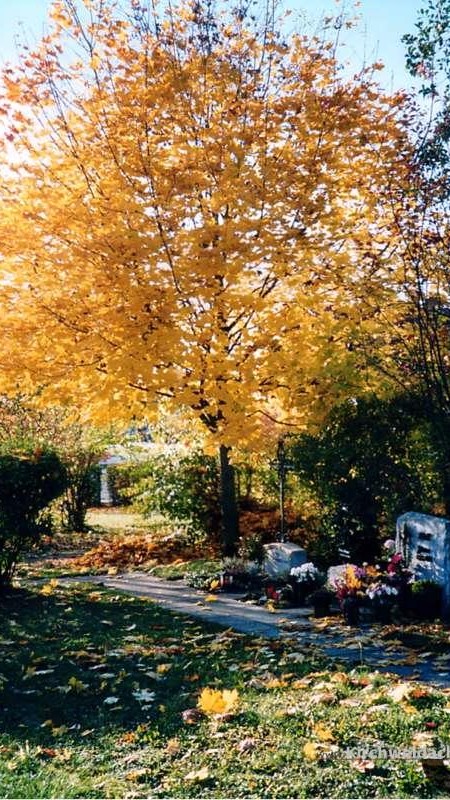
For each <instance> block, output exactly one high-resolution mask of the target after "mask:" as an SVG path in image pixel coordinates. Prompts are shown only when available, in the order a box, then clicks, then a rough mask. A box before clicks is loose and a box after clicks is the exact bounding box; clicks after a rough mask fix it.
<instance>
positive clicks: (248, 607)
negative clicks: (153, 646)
mask: <svg viewBox="0 0 450 800" xmlns="http://www.w3.org/2000/svg"><path fill="white" fill-rule="evenodd" d="M80 581H82V582H87V583H96V584H100V585H102V586H105V587H106V588H108V589H118V590H120V591H123V592H127V593H130V594H132V595H135V596H138V597H149V598H151V599H152V600H154V602H155V603H158V605H161V606H163V607H165V608H167V609H169V610H171V611H175V612H178V613H181V614H187V615H189V616H194V617H199V618H200V619H203V620H206V621H208V622H214V623H217V624H219V625H224V626H225V627H227V628H233V629H234V630H237V631H241V632H242V633H245V634H249V635H253V636H261V637H265V638H272V639H273V638H279V637H281V636H284V637H291V638H294V639H298V642H299V645H300V646H301V647H303V648H305V650H307V649H308V648H311V647H312V648H317V649H319V650H320V651H321V652H322V653H324V654H325V655H327V656H330V657H332V658H336V659H339V660H344V661H346V662H349V663H351V664H353V665H361V666H367V667H368V668H370V669H378V670H379V671H380V672H392V673H396V674H398V675H401V676H402V677H405V678H415V679H417V680H422V681H427V682H429V683H434V684H436V685H440V686H450V645H449V652H448V654H447V653H444V654H442V653H441V654H439V653H438V654H433V653H424V654H422V653H421V652H417V651H416V650H412V649H411V648H408V647H406V646H402V645H401V644H399V643H398V642H392V643H391V642H390V641H389V640H381V638H379V636H378V634H379V632H380V628H379V626H375V625H362V626H359V627H358V628H350V627H348V626H346V625H343V624H342V623H341V622H340V621H339V619H336V621H335V622H334V620H331V621H330V622H329V623H327V624H326V627H321V626H320V620H313V618H312V609H308V608H283V609H277V610H275V611H270V610H269V609H268V608H266V607H264V606H258V605H254V604H253V603H246V602H240V601H239V598H241V597H242V595H233V594H228V593H227V594H218V595H213V596H214V597H215V598H216V599H215V600H211V601H208V600H207V597H208V595H206V594H205V592H201V591H199V590H196V589H193V588H191V587H189V586H187V585H186V584H185V583H184V582H183V581H167V580H163V579H161V578H156V577H154V576H152V575H149V574H148V573H145V572H127V573H122V574H119V575H114V576H110V575H83V576H77V577H73V578H69V577H67V578H61V579H60V582H61V583H66V582H67V583H74V582H80Z"/></svg>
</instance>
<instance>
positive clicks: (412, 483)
mask: <svg viewBox="0 0 450 800" xmlns="http://www.w3.org/2000/svg"><path fill="white" fill-rule="evenodd" d="M290 459H291V460H293V461H294V463H295V470H296V472H297V475H298V476H299V480H300V482H301V483H302V484H303V486H304V487H305V488H306V489H307V490H309V492H310V494H311V498H312V499H313V501H314V503H315V504H316V507H317V508H318V509H319V512H318V517H319V519H318V527H319V530H320V531H321V536H320V538H319V540H318V551H317V552H312V551H311V552H310V555H311V556H313V557H314V558H315V559H317V561H318V562H320V563H322V562H323V561H325V562H326V561H328V563H329V562H330V561H333V560H335V559H336V558H338V550H339V547H344V548H346V549H349V551H350V557H351V558H352V559H353V560H356V561H367V560H372V559H373V558H377V557H378V556H379V554H380V544H381V542H382V540H383V539H385V538H386V536H388V537H390V536H392V533H393V531H394V530H395V521H396V518H397V516H399V515H400V514H402V513H404V512H405V511H409V510H410V509H411V508H420V509H421V510H423V511H424V512H432V511H433V510H434V509H435V507H436V505H437V504H438V503H439V502H441V501H442V497H443V481H442V475H441V473H440V470H439V463H438V459H437V453H436V449H435V447H434V445H433V438H432V432H431V430H430V426H429V423H428V421H427V419H426V416H425V411H424V409H423V406H422V404H421V401H420V398H419V399H418V398H415V397H411V396H399V397H395V398H392V399H389V400H379V399H378V398H376V397H374V398H368V399H357V400H354V401H352V402H349V403H346V404H345V405H343V406H341V407H339V408H337V409H335V410H334V411H333V412H332V413H331V414H330V416H329V417H328V419H327V421H326V423H325V425H324V426H323V428H322V430H321V431H320V432H319V433H318V434H317V435H315V436H312V435H303V436H300V437H299V438H298V439H297V440H296V442H295V444H293V445H292V446H291V452H290Z"/></svg>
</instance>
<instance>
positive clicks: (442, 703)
mask: <svg viewBox="0 0 450 800" xmlns="http://www.w3.org/2000/svg"><path fill="white" fill-rule="evenodd" d="M0 611H1V623H0V653H1V663H0V673H1V675H0V688H1V692H0V716H1V728H0V730H1V733H0V796H2V797H11V798H16V797H17V798H18V797H33V798H40V797H45V798H50V797H64V798H75V797H100V798H103V797H105V798H106V797H127V798H128V797H129V798H140V797H143V798H144V797H252V798H263V797H354V798H356V797H362V798H365V797H439V796H441V797H448V794H449V792H448V787H449V785H450V784H449V783H448V779H449V777H450V773H448V772H447V768H446V765H445V763H444V762H443V760H442V758H441V759H439V758H437V759H435V760H434V761H432V760H430V759H425V758H424V757H423V755H424V754H423V752H422V751H420V753H419V755H420V754H422V755H421V757H420V758H417V759H416V760H413V759H412V757H410V754H409V757H407V758H404V757H402V758H398V759H392V758H391V759H389V758H386V757H380V758H378V757H374V756H373V754H372V755H371V754H370V753H369V754H362V755H361V754H357V753H356V752H349V750H352V749H353V748H357V747H361V746H363V745H367V746H368V747H371V748H372V749H373V748H374V747H379V746H380V743H381V744H382V745H383V746H384V747H387V746H391V747H399V748H403V749H405V748H411V747H413V746H416V748H422V749H423V748H427V749H428V750H430V749H432V748H434V749H436V748H437V747H440V748H442V747H445V745H446V744H447V743H449V744H450V692H446V691H436V690H431V689H429V688H423V687H420V686H419V685H418V684H414V683H402V682H401V681H400V679H398V678H394V677H388V676H382V675H379V674H374V673H368V672H367V671H364V670H362V669H353V670H351V669H350V668H348V667H347V668H343V667H339V666H338V665H337V666H332V665H330V663H329V662H326V661H325V660H324V659H323V658H322V657H321V656H320V655H319V654H315V652H314V651H313V650H307V651H306V652H302V651H301V650H300V649H299V645H298V643H297V642H296V640H295V639H294V638H292V639H290V640H286V641H284V642H281V641H279V640H275V641H274V640H271V641H264V640H261V639H257V638H251V637H246V636H243V635H241V634H238V633H233V632H231V631H225V630H223V629H220V628H217V627H215V626H212V625H206V624H202V623H200V622H199V621H197V620H192V619H188V618H185V617H182V616H180V615H174V614H171V613H170V612H168V611H165V610H163V609H161V608H158V607H157V606H156V605H154V604H153V603H152V602H151V601H149V600H147V599H141V598H133V597H130V596H125V595H118V594H113V593H111V592H107V591H104V590H101V589H98V588H97V587H96V588H95V590H94V589H93V588H90V587H87V586H81V585H80V586H75V587H71V588H68V587H60V586H55V585H54V584H47V585H46V586H44V587H43V588H39V587H36V588H35V589H34V590H33V591H31V590H26V589H21V590H16V591H15V592H13V593H12V594H11V596H9V597H7V598H5V599H4V600H3V601H2V602H1V608H0ZM206 687H209V688H211V689H216V690H220V691H221V690H223V689H228V690H233V689H236V690H237V692H238V704H237V706H236V707H233V708H232V709H231V710H230V713H214V706H212V707H211V708H210V709H209V711H208V710H204V711H201V710H200V709H199V708H198V707H197V703H198V699H199V696H200V695H201V692H202V690H204V689H205V688H206ZM218 697H219V699H220V697H221V696H220V695H219V696H218ZM217 708H218V709H219V711H220V710H221V709H220V707H217ZM222 710H223V709H222ZM381 755H382V756H383V754H381ZM386 755H387V754H386ZM404 755H405V754H404ZM406 755H408V753H406ZM425 755H427V754H425Z"/></svg>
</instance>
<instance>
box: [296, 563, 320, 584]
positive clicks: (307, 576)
mask: <svg viewBox="0 0 450 800" xmlns="http://www.w3.org/2000/svg"><path fill="white" fill-rule="evenodd" d="M290 575H291V577H293V578H297V581H298V582H299V583H301V582H303V581H314V580H316V578H317V577H318V576H319V570H318V569H317V567H315V566H314V564H313V562H312V561H307V562H306V564H301V566H299V567H292V569H291V572H290Z"/></svg>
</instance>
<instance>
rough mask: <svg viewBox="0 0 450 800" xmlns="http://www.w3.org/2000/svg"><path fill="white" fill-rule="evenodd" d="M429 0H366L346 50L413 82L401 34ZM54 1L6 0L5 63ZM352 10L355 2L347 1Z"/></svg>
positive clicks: (387, 80) (404, 82) (318, 6)
mask: <svg viewBox="0 0 450 800" xmlns="http://www.w3.org/2000/svg"><path fill="white" fill-rule="evenodd" d="M424 2H425V0H361V2H360V7H359V9H358V10H357V13H358V14H359V16H360V17H361V24H360V27H359V29H358V31H357V32H356V31H352V32H351V33H349V34H346V37H345V38H346V40H347V46H346V48H345V50H344V51H342V52H343V54H344V53H345V57H346V58H347V59H348V60H350V62H351V63H352V65H354V67H355V69H357V68H359V67H360V66H361V64H362V63H363V62H364V61H365V62H366V63H370V62H371V61H373V60H378V59H380V60H382V61H384V63H385V65H386V70H385V72H384V74H383V75H382V76H381V75H380V74H378V79H379V80H381V81H382V82H383V84H384V85H385V86H386V88H391V86H392V87H393V88H400V87H404V86H408V85H410V83H411V80H410V78H409V77H408V74H407V73H406V70H405V69H404V48H403V45H402V44H401V41H400V38H401V36H402V35H403V34H404V33H409V32H412V31H413V30H414V23H415V20H416V16H417V11H418V9H419V7H420V6H421V5H423V3H424ZM49 6H50V0H0V63H2V62H5V61H6V60H14V59H15V56H16V47H15V37H17V35H19V36H21V31H23V32H24V33H25V34H26V36H27V38H30V39H31V40H33V38H39V36H40V35H41V34H42V32H43V29H44V25H45V19H46V14H47V10H48V8H49ZM285 6H286V7H289V8H292V9H293V10H294V11H295V12H296V13H298V14H300V15H301V16H305V17H306V19H307V20H308V21H311V22H312V23H313V22H314V20H318V19H319V18H320V17H321V16H322V15H324V14H325V15H330V14H336V12H337V11H338V10H339V7H340V5H339V3H337V2H335V1H334V0H285ZM345 6H346V9H347V10H348V11H350V10H351V8H352V3H351V2H346V3H345Z"/></svg>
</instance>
